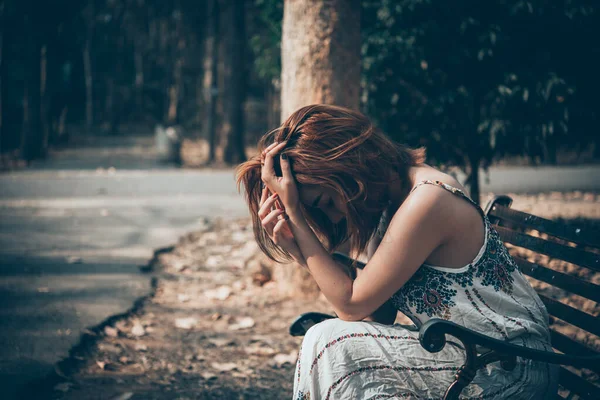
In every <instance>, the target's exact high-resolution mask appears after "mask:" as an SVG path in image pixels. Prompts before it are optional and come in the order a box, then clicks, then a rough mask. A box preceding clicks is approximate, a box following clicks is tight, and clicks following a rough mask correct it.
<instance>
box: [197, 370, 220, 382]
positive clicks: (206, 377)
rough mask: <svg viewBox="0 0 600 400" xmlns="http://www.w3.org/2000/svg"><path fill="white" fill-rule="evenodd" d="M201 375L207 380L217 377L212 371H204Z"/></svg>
mask: <svg viewBox="0 0 600 400" xmlns="http://www.w3.org/2000/svg"><path fill="white" fill-rule="evenodd" d="M200 376H201V377H202V378H204V379H206V380H207V381H210V380H213V379H217V375H215V374H213V373H211V372H202V373H201V374H200Z"/></svg>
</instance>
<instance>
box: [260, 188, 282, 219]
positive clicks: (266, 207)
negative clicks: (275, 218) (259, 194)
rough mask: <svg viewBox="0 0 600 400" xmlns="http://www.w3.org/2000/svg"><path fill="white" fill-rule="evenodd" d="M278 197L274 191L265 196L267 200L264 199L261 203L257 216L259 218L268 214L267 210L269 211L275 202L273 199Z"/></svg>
mask: <svg viewBox="0 0 600 400" xmlns="http://www.w3.org/2000/svg"><path fill="white" fill-rule="evenodd" d="M278 198H279V196H277V193H275V194H273V195H272V196H269V197H268V198H267V200H265V202H264V203H263V205H262V206H261V207H260V209H259V210H258V217H259V218H260V219H263V218H265V217H266V216H267V215H268V214H269V212H271V208H273V205H274V204H275V201H276V200H277V199H278Z"/></svg>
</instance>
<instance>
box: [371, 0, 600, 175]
mask: <svg viewBox="0 0 600 400" xmlns="http://www.w3.org/2000/svg"><path fill="white" fill-rule="evenodd" d="M585 3H586V2H585V1H564V2H556V1H552V0H539V1H522V0H513V1H510V0H490V1H487V2H481V1H476V0H462V1H458V2H445V1H442V0H400V1H390V0H380V1H365V2H364V10H363V11H364V13H363V38H364V40H363V66H364V71H363V73H364V82H365V91H366V96H365V97H364V98H365V102H364V107H365V109H366V110H367V112H368V114H370V115H371V116H373V117H374V118H376V119H377V121H378V122H379V124H380V126H382V128H383V129H384V130H385V131H386V132H388V133H389V134H390V135H391V136H393V137H394V138H396V139H398V140H401V141H404V142H408V143H410V144H413V145H415V144H422V145H426V146H427V147H428V153H429V155H430V158H433V159H434V160H436V161H438V162H440V163H452V164H456V165H469V163H472V164H476V163H478V162H479V161H481V162H483V165H484V166H485V165H486V164H487V163H489V162H490V161H491V160H492V159H493V157H494V156H495V155H500V156H501V155H505V154H527V155H530V156H540V158H541V159H545V160H546V161H549V162H552V161H554V160H555V154H556V147H557V146H558V145H559V144H561V143H576V142H578V143H585V142H588V141H589V140H590V139H591V138H590V137H589V129H590V127H591V125H590V122H591V121H593V120H595V119H596V118H597V115H596V114H595V112H594V111H591V110H588V111H587V112H586V111H584V109H582V108H579V110H578V117H577V119H578V120H577V123H576V124H573V122H574V121H573V119H572V114H573V112H571V109H572V108H573V107H575V106H577V107H579V106H581V105H582V103H583V101H582V97H588V96H589V94H590V93H588V94H585V95H584V93H583V92H585V91H586V89H585V88H584V87H582V86H586V85H589V84H593V85H595V87H596V89H598V83H597V78H596V75H597V72H592V70H591V69H588V68H587V67H584V69H585V72H586V73H587V75H585V78H584V79H581V75H580V74H579V72H580V71H581V70H582V62H583V61H584V60H582V55H583V54H590V52H597V51H598V49H599V47H598V44H597V43H595V42H594V41H593V40H592V39H591V38H592V37H596V38H597V37H598V25H597V22H598V10H597V7H592V6H589V5H585ZM575 49H577V50H575ZM589 61H590V60H589V57H588V62H589ZM594 62H595V63H597V61H594ZM596 71H598V69H596ZM586 82H587V83H586ZM592 82H594V83H592ZM588 98H589V97H588ZM595 103H596V104H597V101H596V102H595ZM574 139H576V140H574Z"/></svg>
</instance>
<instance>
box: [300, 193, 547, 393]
mask: <svg viewBox="0 0 600 400" xmlns="http://www.w3.org/2000/svg"><path fill="white" fill-rule="evenodd" d="M424 184H432V185H437V186H439V187H440V188H443V189H445V190H448V191H450V192H452V193H454V194H455V195H458V196H460V197H462V198H464V199H465V200H466V201H468V202H470V203H471V204H473V205H474V206H475V207H477V209H478V210H479V212H480V213H481V215H482V217H483V220H484V223H485V241H484V244H483V246H482V247H481V249H480V251H479V254H478V255H477V256H476V257H475V259H474V260H473V261H472V262H471V263H470V264H468V265H466V266H464V267H462V268H444V267H438V266H433V265H427V264H424V265H423V266H422V267H421V268H419V269H418V270H417V272H416V273H415V274H414V275H413V276H412V277H411V279H410V280H409V281H408V282H407V283H406V284H405V285H404V286H403V287H402V288H401V289H400V290H398V292H396V293H395V294H394V295H393V296H392V303H393V304H394V305H395V306H396V308H397V309H398V310H399V311H401V312H403V313H404V314H405V315H406V316H408V317H409V318H410V319H411V320H412V321H413V322H414V324H415V325H416V328H418V327H420V326H421V325H422V324H424V323H425V322H426V321H428V320H429V319H431V318H442V319H445V320H449V321H452V322H455V323H457V324H460V325H462V326H465V327H467V328H469V329H472V330H474V331H477V332H481V333H483V334H486V335H488V336H491V337H494V338H496V339H500V340H506V341H508V342H511V343H514V344H517V345H522V346H527V347H530V348H534V349H540V350H551V349H552V347H551V346H550V337H549V331H548V313H547V311H546V308H545V307H544V305H543V303H542V302H541V300H540V299H539V297H538V296H537V294H536V292H535V291H534V289H533V288H532V287H531V286H530V285H529V282H528V281H527V280H526V279H525V277H524V276H523V275H522V274H521V272H520V271H519V270H518V268H517V266H516V265H515V263H514V261H513V260H512V258H511V257H510V255H509V254H508V250H507V249H506V247H505V246H504V244H503V243H502V241H501V240H500V238H499V236H498V233H497V232H496V231H495V230H494V228H493V226H492V225H491V224H490V222H489V220H488V218H487V216H486V215H485V214H484V213H483V211H482V210H481V208H480V207H479V206H478V205H477V204H476V203H475V202H473V201H472V200H471V199H470V198H469V197H468V196H466V195H465V194H464V193H463V192H462V191H461V190H459V189H457V188H454V187H452V186H450V185H447V184H444V183H442V182H439V181H423V182H420V183H419V184H417V185H416V186H415V187H414V188H413V191H414V190H415V189H416V188H417V187H419V186H421V185H424ZM386 219H387V215H385V213H384V216H383V217H382V221H383V224H384V225H385V222H386ZM382 231H383V232H384V231H385V229H383V230H382ZM383 232H382V233H383ZM464 360H465V354H464V350H463V349H462V345H461V344H460V342H457V341H456V342H455V341H452V340H449V342H448V343H447V345H446V347H445V348H444V350H442V351H441V352H439V353H429V352H428V351H426V350H425V349H423V348H422V347H421V345H420V344H419V340H418V331H417V330H416V329H409V328H408V327H405V326H401V325H393V326H389V325H383V324H379V323H375V322H363V321H360V322H347V321H342V320H340V319H337V318H336V319H331V320H327V321H325V322H321V323H320V324H317V325H315V326H313V327H312V328H311V329H310V330H309V331H308V332H307V334H306V336H305V337H304V341H303V342H302V347H301V349H300V353H299V356H298V362H297V364H296V372H295V376H294V395H293V399H294V400H301V399H325V400H328V399H344V400H345V399H406V398H413V399H441V398H442V397H443V395H444V392H445V391H446V389H447V388H448V386H450V384H451V383H452V382H453V380H454V375H455V374H456V372H457V371H458V369H459V368H460V367H461V366H462V365H463V363H464ZM557 374H558V368H557V367H556V366H553V365H549V364H546V363H541V362H534V361H531V360H527V359H522V358H518V359H517V367H516V368H515V369H514V370H513V371H504V370H503V369H502V368H501V367H500V366H499V363H498V362H496V363H491V364H489V365H488V366H487V367H486V368H484V369H481V370H479V371H478V372H477V375H476V377H475V379H474V380H473V382H472V383H471V384H470V385H469V386H467V387H466V388H465V389H464V390H463V391H462V394H461V398H465V399H470V398H476V399H506V398H515V399H547V398H553V397H555V394H556V390H557Z"/></svg>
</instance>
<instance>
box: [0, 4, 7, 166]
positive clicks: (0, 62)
mask: <svg viewBox="0 0 600 400" xmlns="http://www.w3.org/2000/svg"><path fill="white" fill-rule="evenodd" d="M4 12H5V11H4V2H2V3H1V4H0V157H1V156H2V145H3V143H2V138H3V136H4V125H3V124H2V115H3V113H2V111H3V110H2V100H3V97H4V87H3V85H2V83H3V82H2V77H4V73H5V71H4V57H3V55H4V54H3V51H4V46H3V44H4V26H5V24H6V22H5V21H4Z"/></svg>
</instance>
